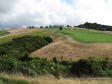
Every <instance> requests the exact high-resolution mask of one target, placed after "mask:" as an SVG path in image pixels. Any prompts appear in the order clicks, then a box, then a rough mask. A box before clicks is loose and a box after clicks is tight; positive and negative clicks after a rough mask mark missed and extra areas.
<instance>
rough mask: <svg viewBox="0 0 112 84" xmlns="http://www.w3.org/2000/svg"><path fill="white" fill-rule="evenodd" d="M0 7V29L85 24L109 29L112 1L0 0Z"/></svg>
mask: <svg viewBox="0 0 112 84" xmlns="http://www.w3.org/2000/svg"><path fill="white" fill-rule="evenodd" d="M9 1H11V2H10V4H9ZM0 3H2V5H0V11H1V12H0V18H1V21H0V27H21V26H27V25H34V26H40V25H50V24H64V25H67V24H70V25H78V24H80V23H84V22H86V21H89V22H97V23H101V24H108V25H112V21H111V20H112V17H111V15H112V0H107V1H105V0H15V1H14V0H4V1H3V0H0Z"/></svg>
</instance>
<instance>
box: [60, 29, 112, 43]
mask: <svg viewBox="0 0 112 84" xmlns="http://www.w3.org/2000/svg"><path fill="white" fill-rule="evenodd" d="M61 33H63V34H65V35H69V36H71V37H72V38H73V39H75V40H76V41H79V42H83V43H112V34H109V33H103V32H98V31H89V30H83V29H74V30H71V29H63V30H62V31H61Z"/></svg>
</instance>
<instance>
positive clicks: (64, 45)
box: [32, 36, 112, 60]
mask: <svg viewBox="0 0 112 84" xmlns="http://www.w3.org/2000/svg"><path fill="white" fill-rule="evenodd" d="M111 51H112V44H109V43H95V44H82V43H78V42H76V41H74V40H73V39H72V38H70V37H68V36H64V37H60V38H58V39H57V40H55V41H54V42H53V43H51V44H49V45H47V46H45V47H43V48H41V49H39V50H37V51H35V52H33V53H32V56H34V57H36V56H37V57H41V58H48V59H53V57H57V58H58V59H62V58H63V59H64V60H65V59H69V60H79V59H85V58H88V57H92V56H97V57H110V58H111V57H112V52H111Z"/></svg>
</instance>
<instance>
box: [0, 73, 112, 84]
mask: <svg viewBox="0 0 112 84" xmlns="http://www.w3.org/2000/svg"><path fill="white" fill-rule="evenodd" d="M0 77H4V78H8V79H16V80H26V81H28V82H29V83H30V84H112V78H63V77H61V78H60V79H57V78H55V77H54V76H52V75H46V76H39V77H28V76H24V75H22V74H20V73H19V74H13V75H9V74H5V73H1V74H0Z"/></svg>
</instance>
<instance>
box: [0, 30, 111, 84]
mask: <svg viewBox="0 0 112 84" xmlns="http://www.w3.org/2000/svg"><path fill="white" fill-rule="evenodd" d="M8 32H9V33H10V34H8V35H3V36H0V44H2V43H4V42H8V41H11V40H12V39H13V38H17V37H21V36H25V35H33V36H50V37H52V38H53V40H54V42H52V43H50V44H48V45H47V46H44V47H42V48H40V49H39V50H36V51H34V52H32V54H31V55H30V56H32V57H40V58H47V59H49V60H52V59H53V58H54V57H56V58H58V59H61V60H73V61H74V60H75V61H76V60H80V59H86V58H88V57H91V56H96V57H109V58H112V52H111V51H112V34H109V33H105V32H104V33H103V32H99V31H92V30H83V29H75V30H71V29H63V30H62V31H60V30H59V29H26V28H25V29H14V30H8ZM30 48H31V47H30ZM33 67H34V66H33ZM23 80H25V81H23ZM43 80H44V81H43ZM7 81H8V82H9V83H8V82H7ZM15 81H17V84H19V83H20V82H23V84H28V82H29V84H111V83H112V79H111V78H66V77H65V78H63V77H60V79H57V78H55V77H54V76H52V75H45V76H38V77H29V76H23V75H22V74H19V75H17V74H15V75H11V74H8V75H7V74H2V73H1V74H0V84H1V83H2V84H10V83H12V84H16V83H15ZM26 81H27V82H26ZM21 84H22V83H21Z"/></svg>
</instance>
